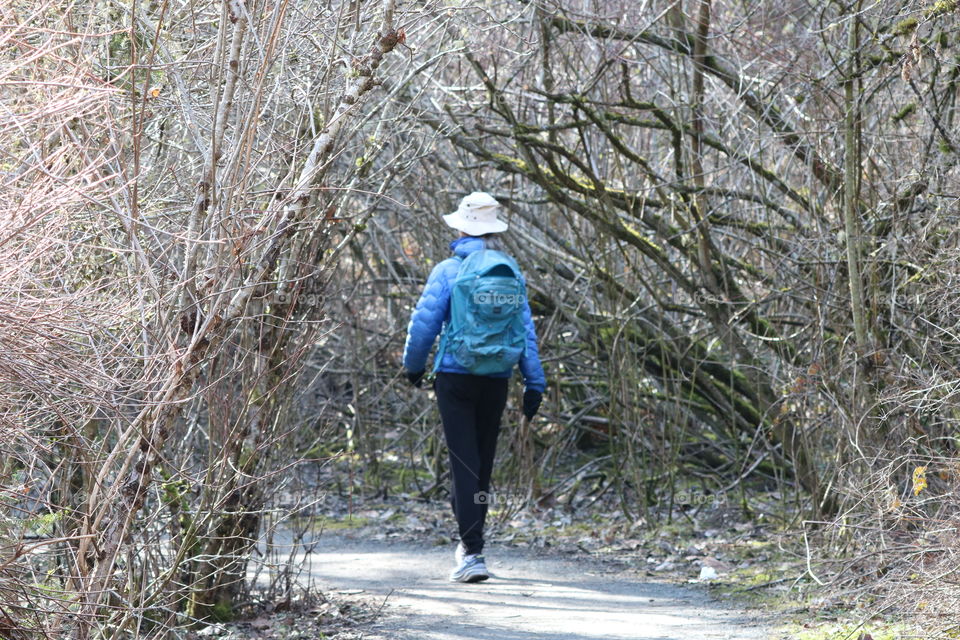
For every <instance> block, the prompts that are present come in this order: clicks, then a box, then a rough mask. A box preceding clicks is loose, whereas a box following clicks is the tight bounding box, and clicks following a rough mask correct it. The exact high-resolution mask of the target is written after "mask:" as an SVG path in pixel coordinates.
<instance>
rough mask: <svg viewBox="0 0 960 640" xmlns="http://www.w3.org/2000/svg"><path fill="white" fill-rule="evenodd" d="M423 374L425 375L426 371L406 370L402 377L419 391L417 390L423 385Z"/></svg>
mask: <svg viewBox="0 0 960 640" xmlns="http://www.w3.org/2000/svg"><path fill="white" fill-rule="evenodd" d="M425 373H426V370H424V371H407V370H404V372H403V375H404V377H406V379H407V380H409V381H410V384H412V385H413V386H415V387H416V388H417V389H419V388H420V385H421V384H423V374H425Z"/></svg>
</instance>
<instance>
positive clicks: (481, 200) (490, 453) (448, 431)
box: [403, 192, 546, 582]
mask: <svg viewBox="0 0 960 640" xmlns="http://www.w3.org/2000/svg"><path fill="white" fill-rule="evenodd" d="M499 210H500V205H499V203H498V202H497V201H496V200H495V199H494V198H493V197H492V196H490V195H488V194H486V193H483V192H474V193H471V194H470V195H468V196H466V197H465V198H463V200H461V202H460V206H459V208H458V209H457V210H456V211H455V212H453V213H451V214H450V215H446V216H443V220H444V222H446V223H447V225H449V226H450V227H452V228H453V229H456V230H457V231H459V232H460V237H459V238H457V239H456V240H454V241H453V242H452V243H451V244H450V249H451V250H452V251H453V254H454V255H453V256H452V257H450V258H448V259H446V260H444V261H443V262H441V263H439V264H438V265H437V266H436V267H434V269H433V271H432V272H431V273H430V277H429V278H428V280H427V284H426V286H425V287H424V290H423V294H422V295H421V296H420V300H419V301H418V302H417V305H416V307H415V309H414V311H413V315H412V317H411V318H410V325H409V327H408V329H407V341H406V345H405V347H404V352H403V366H404V369H405V375H406V377H407V379H408V380H409V381H410V382H411V383H412V384H413V385H414V386H417V387H419V386H420V384H421V382H422V379H423V376H424V374H425V373H426V362H427V356H428V355H429V352H430V350H431V348H432V347H433V343H434V341H435V340H436V338H437V336H438V335H441V331H442V336H441V339H440V347H439V349H438V352H437V355H436V356H435V357H434V368H433V370H434V372H435V373H436V378H435V381H434V391H435V392H436V396H437V405H438V406H439V409H440V418H441V420H442V422H443V433H444V436H445V438H446V441H447V448H448V450H449V452H450V472H451V477H452V486H451V491H450V496H451V506H452V507H453V513H454V516H455V517H456V519H457V526H458V529H459V533H460V542H459V543H458V544H457V549H456V553H455V559H456V566H455V568H454V570H453V573H452V574H451V576H450V579H451V580H454V581H457V582H480V581H482V580H486V579H487V578H489V577H490V574H489V572H488V571H487V567H486V564H485V562H484V558H483V555H482V554H483V543H484V541H483V529H484V522H485V520H486V515H487V507H488V506H489V502H490V499H491V496H490V493H489V491H490V475H491V473H492V472H493V460H494V455H495V453H496V446H497V435H498V434H499V431H500V419H501V416H502V414H503V408H504V406H505V405H506V401H507V386H508V382H509V379H510V377H511V375H512V374H513V368H514V366H515V365H518V366H519V368H520V373H521V374H522V376H523V383H524V387H525V389H524V393H523V413H524V415H525V416H526V417H527V419H528V420H529V419H532V418H533V416H534V415H536V413H537V410H538V409H539V408H540V402H541V400H542V398H543V391H544V389H545V388H546V378H545V376H544V373H543V367H542V366H541V364H540V357H539V353H538V350H537V335H536V331H535V329H534V326H533V320H532V318H531V314H530V305H529V304H528V302H527V299H526V295H525V292H526V285H525V282H524V280H523V276H522V274H521V273H520V270H519V267H517V266H516V262H514V261H513V259H512V258H511V257H510V256H507V255H506V254H504V253H502V252H500V251H497V250H495V249H496V246H495V245H496V240H495V238H496V235H495V234H498V233H502V232H504V231H506V230H507V224H506V223H505V222H503V221H502V220H499V219H498V213H499Z"/></svg>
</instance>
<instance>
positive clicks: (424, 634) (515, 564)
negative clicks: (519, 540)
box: [309, 532, 769, 640]
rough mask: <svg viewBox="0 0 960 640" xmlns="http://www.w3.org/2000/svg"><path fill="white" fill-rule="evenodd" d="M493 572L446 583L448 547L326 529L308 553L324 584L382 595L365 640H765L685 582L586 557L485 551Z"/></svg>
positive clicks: (749, 623)
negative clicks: (651, 578)
mask: <svg viewBox="0 0 960 640" xmlns="http://www.w3.org/2000/svg"><path fill="white" fill-rule="evenodd" d="M485 555H486V558H487V567H488V569H489V570H490V572H491V574H492V577H491V579H490V580H488V581H486V582H482V583H478V584H470V585H466V584H458V583H452V582H449V580H448V574H449V572H450V570H451V568H452V565H453V545H449V548H447V547H446V546H444V547H436V546H433V547H426V546H416V545H412V544H396V543H389V542H388V543H383V542H373V541H361V540H354V539H350V538H347V537H343V536H340V535H337V534H336V533H335V532H326V533H324V534H323V536H322V537H321V542H320V544H319V545H318V547H317V548H316V549H315V550H314V552H313V553H311V554H310V564H309V566H310V572H311V577H312V578H313V581H314V582H315V583H316V584H317V586H319V587H320V588H322V589H329V590H335V591H340V592H345V593H348V594H349V593H354V592H358V591H359V590H363V595H364V596H368V597H369V596H373V597H375V598H378V599H379V600H383V599H384V598H385V599H386V605H385V606H384V609H383V613H384V615H383V616H382V617H381V618H380V620H379V622H378V623H377V624H376V625H375V626H374V627H373V628H372V629H370V630H369V631H368V632H366V633H364V636H363V637H364V638H369V639H371V640H372V639H379V638H383V639H387V638H389V639H390V640H395V639H396V640H454V639H476V640H480V639H484V640H486V639H490V640H527V639H530V640H532V639H534V638H536V639H537V640H559V639H561V638H563V639H564V640H568V639H577V640H592V639H595V638H596V639H599V638H630V639H631V640H672V639H678V640H679V639H681V638H684V639H687V638H690V639H699V638H704V639H713V638H736V639H744V640H754V639H757V640H759V639H761V638H768V637H769V632H768V631H767V630H766V629H765V628H764V627H763V626H762V625H761V624H759V623H758V622H756V621H755V620H751V619H750V618H749V617H748V616H747V615H746V614H744V613H743V612H741V611H736V610H733V609H730V608H729V607H727V606H725V605H723V604H720V603H718V602H716V601H715V600H712V599H711V598H710V597H709V595H708V594H706V593H705V592H704V591H702V590H700V589H696V588H693V587H689V588H688V587H683V586H678V585H673V584H664V583H658V582H645V581H643V579H642V578H637V577H636V576H635V575H632V576H631V575H630V574H629V573H628V572H626V571H622V570H611V569H609V567H606V566H604V565H603V564H600V563H597V562H594V561H591V560H590V559H589V558H587V557H580V558H563V557H556V556H553V555H540V554H537V553H536V552H534V551H531V550H528V549H523V548H497V547H496V546H489V545H488V549H487V550H486V553H485Z"/></svg>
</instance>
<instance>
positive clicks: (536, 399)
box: [523, 389, 543, 420]
mask: <svg viewBox="0 0 960 640" xmlns="http://www.w3.org/2000/svg"><path fill="white" fill-rule="evenodd" d="M542 401H543V394H542V393H540V392H539V391H537V390H536V389H527V390H526V391H524V392H523V415H525V416H527V420H533V416H535V415H537V411H539V410H540V403H541V402H542Z"/></svg>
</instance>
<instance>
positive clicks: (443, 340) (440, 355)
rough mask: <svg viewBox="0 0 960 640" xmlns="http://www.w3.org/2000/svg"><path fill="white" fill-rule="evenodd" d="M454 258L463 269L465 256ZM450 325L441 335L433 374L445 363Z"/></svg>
mask: <svg viewBox="0 0 960 640" xmlns="http://www.w3.org/2000/svg"><path fill="white" fill-rule="evenodd" d="M453 258H454V259H455V260H457V262H459V263H460V266H461V267H462V266H463V256H458V255H457V254H453ZM459 272H460V269H459V267H458V268H457V273H458V274H459ZM454 282H456V278H454ZM450 298H451V299H452V298H453V289H452V287H451V290H450ZM450 301H451V300H448V301H447V311H449V310H450ZM448 325H449V323H444V326H443V331H442V332H441V333H440V345H439V346H438V347H437V355H435V356H434V357H433V373H436V372H437V370H438V369H439V368H440V363H441V362H443V355H444V353H445V352H446V350H447V334H448V333H449V332H448V331H447V329H448Z"/></svg>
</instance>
